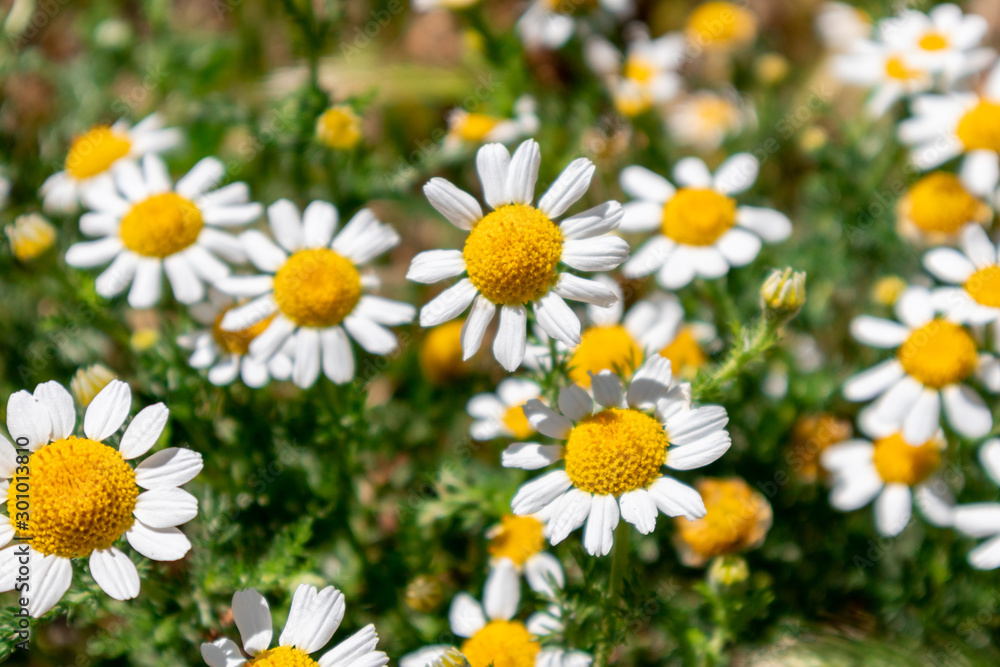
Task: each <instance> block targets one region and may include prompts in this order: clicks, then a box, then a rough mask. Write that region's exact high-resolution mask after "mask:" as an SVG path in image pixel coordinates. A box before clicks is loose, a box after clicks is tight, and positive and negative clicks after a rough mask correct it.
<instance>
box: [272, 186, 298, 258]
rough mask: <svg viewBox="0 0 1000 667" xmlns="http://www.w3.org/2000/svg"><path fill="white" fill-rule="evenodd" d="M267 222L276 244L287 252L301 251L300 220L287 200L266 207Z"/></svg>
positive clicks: (294, 208) (295, 209)
mask: <svg viewBox="0 0 1000 667" xmlns="http://www.w3.org/2000/svg"><path fill="white" fill-rule="evenodd" d="M267 220H268V223H269V225H270V227H271V234H273V235H274V238H275V240H276V241H277V242H278V244H279V245H280V246H281V247H282V248H284V249H285V250H287V251H288V252H295V251H296V250H301V249H302V218H301V216H300V215H299V209H298V207H297V206H295V204H293V203H292V202H290V201H288V200H287V199H279V200H278V201H276V202H274V203H273V204H271V205H270V206H268V207H267Z"/></svg>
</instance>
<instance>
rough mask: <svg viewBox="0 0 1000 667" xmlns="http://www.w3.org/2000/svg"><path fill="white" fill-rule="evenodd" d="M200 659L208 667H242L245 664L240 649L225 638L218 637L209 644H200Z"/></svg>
mask: <svg viewBox="0 0 1000 667" xmlns="http://www.w3.org/2000/svg"><path fill="white" fill-rule="evenodd" d="M201 659H202V660H204V661H205V664H207V665H208V667H242V665H245V664H246V658H244V657H243V654H242V653H240V647H239V646H237V645H236V642H234V641H233V640H232V639H228V638H226V637H220V638H219V639H216V640H215V641H214V642H212V643H211V644H208V643H205V644H202V645H201Z"/></svg>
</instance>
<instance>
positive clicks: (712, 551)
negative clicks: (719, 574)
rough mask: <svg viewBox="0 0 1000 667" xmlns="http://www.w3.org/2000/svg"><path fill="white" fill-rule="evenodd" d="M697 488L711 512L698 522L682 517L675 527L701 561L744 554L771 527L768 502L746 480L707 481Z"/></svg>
mask: <svg viewBox="0 0 1000 667" xmlns="http://www.w3.org/2000/svg"><path fill="white" fill-rule="evenodd" d="M696 486H697V488H698V493H700V494H701V497H702V500H704V501H705V509H706V510H707V513H706V514H705V516H704V517H702V518H701V519H697V520H695V521H688V520H687V519H685V518H684V517H678V519H679V521H676V524H675V525H676V526H677V536H678V538H679V539H680V540H681V541H682V542H684V543H685V544H686V545H687V546H689V547H690V548H691V550H692V551H694V552H695V553H696V554H697V555H698V556H699V557H700V558H701V559H704V560H707V559H709V558H714V557H715V556H722V555H725V554H731V553H736V552H737V551H741V550H742V549H744V548H746V547H747V546H749V545H751V544H754V543H756V542H758V540H760V539H761V538H762V537H763V534H764V533H765V532H766V531H767V529H768V528H769V527H770V521H771V509H770V507H769V506H768V504H767V501H766V500H765V499H764V497H763V496H762V495H760V494H759V493H757V492H756V491H754V490H753V489H752V488H751V487H750V486H749V485H748V484H747V483H746V482H744V481H743V480H742V479H739V478H738V477H734V478H732V479H704V480H702V481H700V482H698V484H697V485H696Z"/></svg>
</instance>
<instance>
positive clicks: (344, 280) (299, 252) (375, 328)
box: [219, 199, 415, 388]
mask: <svg viewBox="0 0 1000 667" xmlns="http://www.w3.org/2000/svg"><path fill="white" fill-rule="evenodd" d="M267 219H268V222H269V224H270V227H271V233H272V235H273V236H274V238H275V240H276V241H277V244H275V243H274V242H273V241H271V239H269V238H268V237H267V236H266V235H265V234H264V233H263V232H260V231H257V230H250V231H247V232H244V233H243V234H242V235H241V236H240V240H241V241H242V243H243V247H244V248H245V249H246V253H247V256H248V257H249V258H250V261H251V262H252V263H253V265H254V266H256V267H257V268H258V269H259V270H260V271H261V272H262V273H261V274H260V275H256V276H233V277H231V278H229V279H227V280H225V281H223V282H221V283H220V284H219V289H220V290H222V291H223V292H227V293H229V294H231V295H234V296H241V297H252V298H253V300H252V301H250V302H249V303H247V304H244V305H242V306H237V307H236V308H233V309H232V310H230V311H228V312H227V313H226V314H225V315H224V316H223V318H222V322H221V323H220V326H221V328H222V330H223V331H229V332H238V331H244V330H246V329H248V328H251V327H255V326H257V325H258V324H259V323H260V322H262V321H264V320H267V319H270V322H269V323H268V324H267V326H266V328H265V329H264V330H263V331H262V332H260V333H259V334H257V335H256V337H255V338H254V339H253V340H252V341H250V344H249V345H248V348H247V349H248V351H249V353H250V355H251V356H252V357H253V358H254V359H257V360H258V361H266V360H269V359H271V357H272V356H273V355H274V354H275V353H276V352H278V351H279V350H281V349H282V346H283V345H285V343H286V341H288V340H289V339H290V338H291V339H292V341H293V342H292V345H291V348H290V349H291V350H292V351H293V352H292V356H293V362H294V365H293V368H292V380H293V381H294V382H295V384H297V385H298V386H300V387H302V388H308V387H311V386H312V385H313V384H314V383H315V382H316V378H318V377H319V372H320V369H322V370H323V374H324V375H326V377H328V378H329V379H330V380H332V381H333V382H335V383H337V384H345V383H347V382H350V381H351V380H353V379H354V352H353V350H352V349H351V344H350V341H349V339H348V337H350V338H353V339H354V340H355V341H356V342H357V343H358V344H359V345H361V347H363V348H364V349H365V350H366V351H368V352H370V353H371V354H377V355H383V356H384V355H387V354H392V353H393V352H395V351H396V350H397V349H399V341H398V340H397V339H396V336H395V335H394V334H393V333H392V332H391V331H390V330H389V329H387V328H386V327H388V326H395V325H400V324H406V323H407V322H409V321H411V320H412V319H413V315H414V313H415V310H414V308H413V306H411V305H409V304H406V303H402V302H400V301H393V300H391V299H385V298H382V297H380V296H373V295H371V294H364V292H365V291H366V290H370V289H373V288H375V287H377V286H378V280H377V279H375V278H374V277H372V276H362V275H361V273H360V272H359V271H358V267H360V266H362V265H364V264H367V263H368V262H370V261H372V260H373V259H375V258H376V257H378V256H379V255H381V254H382V253H384V252H386V251H387V250H389V249H391V248H394V247H396V246H397V245H398V244H399V234H397V233H396V231H395V230H394V229H393V228H392V227H390V226H389V225H387V224H385V223H384V222H381V221H379V220H378V218H376V217H375V214H374V213H372V212H371V210H369V209H367V208H364V209H361V210H360V211H358V212H357V213H356V214H355V215H354V217H352V218H351V219H350V221H348V223H347V224H346V225H345V226H344V228H343V229H342V230H340V232H339V233H336V235H335V232H336V231H337V221H338V213H337V209H336V208H335V207H334V206H333V204H330V203H328V202H325V201H318V200H317V201H314V202H312V203H311V204H309V206H307V207H306V209H305V211H304V212H303V213H302V214H301V215H300V214H299V210H298V208H296V206H295V204H293V203H292V202H290V201H288V200H287V199H281V200H279V201H277V202H275V203H274V204H271V206H269V207H268V209H267Z"/></svg>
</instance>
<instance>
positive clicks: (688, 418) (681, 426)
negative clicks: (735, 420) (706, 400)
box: [666, 405, 729, 445]
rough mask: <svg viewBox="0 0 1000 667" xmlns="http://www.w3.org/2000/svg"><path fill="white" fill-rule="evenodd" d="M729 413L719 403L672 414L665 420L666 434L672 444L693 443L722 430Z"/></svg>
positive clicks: (727, 420)
mask: <svg viewBox="0 0 1000 667" xmlns="http://www.w3.org/2000/svg"><path fill="white" fill-rule="evenodd" d="M728 422H729V415H728V414H726V409H725V408H724V407H722V406H721V405H702V406H699V407H697V408H694V409H693V410H687V411H684V412H681V413H679V414H677V415H674V416H673V417H671V418H670V419H669V420H667V425H666V428H667V434H668V436H669V437H670V444H672V445H687V444H693V443H695V442H697V441H699V440H702V439H703V438H707V437H708V436H712V435H715V434H716V433H718V432H719V431H722V430H723V429H724V428H725V427H726V424H727V423H728Z"/></svg>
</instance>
